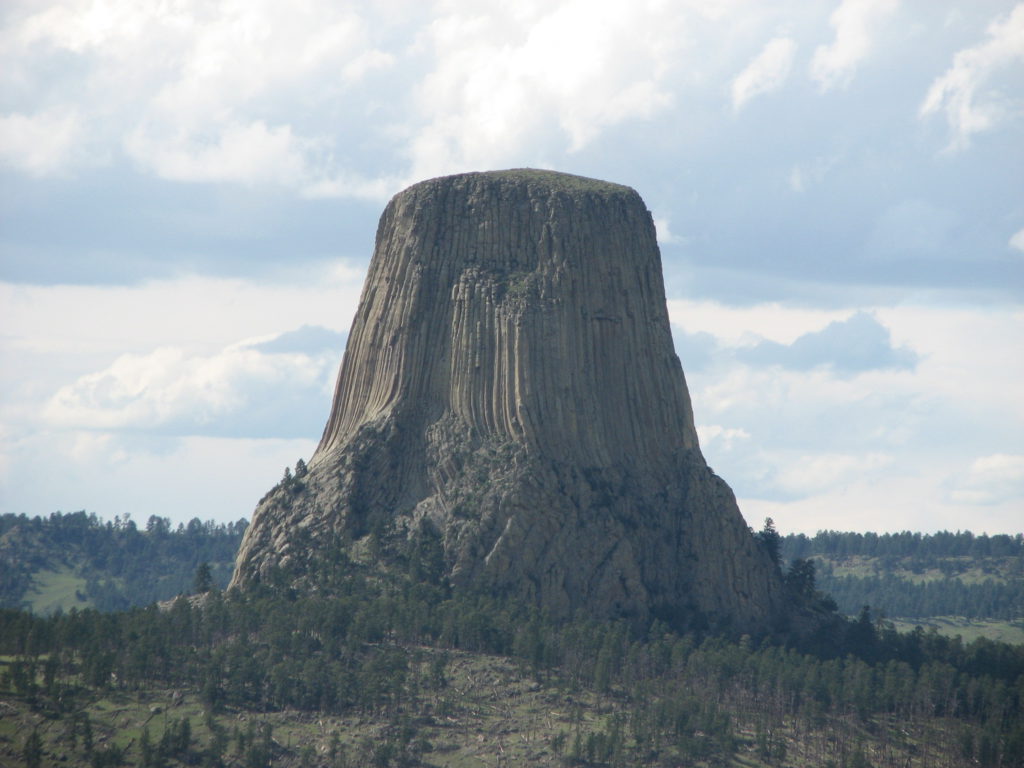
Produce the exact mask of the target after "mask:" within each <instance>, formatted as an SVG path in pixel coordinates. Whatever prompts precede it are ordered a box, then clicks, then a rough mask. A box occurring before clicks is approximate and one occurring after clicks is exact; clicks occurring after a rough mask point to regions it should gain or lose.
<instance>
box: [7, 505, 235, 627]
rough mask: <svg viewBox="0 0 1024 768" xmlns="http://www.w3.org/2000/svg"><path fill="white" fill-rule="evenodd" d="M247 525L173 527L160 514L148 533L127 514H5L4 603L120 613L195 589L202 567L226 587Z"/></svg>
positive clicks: (45, 609)
mask: <svg viewBox="0 0 1024 768" xmlns="http://www.w3.org/2000/svg"><path fill="white" fill-rule="evenodd" d="M246 525H247V523H246V521H245V520H239V521H238V522H236V523H228V524H221V525H218V524H215V523H213V522H206V523H204V522H202V521H200V520H198V519H193V520H191V521H190V522H189V523H188V524H187V525H183V524H179V525H178V526H177V527H172V526H171V523H170V521H169V520H168V519H166V518H161V517H156V516H152V517H150V518H149V520H148V521H147V522H146V527H145V529H144V530H140V529H139V528H138V527H137V526H136V524H135V522H134V521H133V520H131V519H130V518H128V517H127V516H126V517H125V518H124V519H122V518H117V517H115V518H114V520H113V521H108V522H103V521H102V520H100V519H99V518H98V517H97V516H96V515H95V514H86V513H85V512H72V513H68V514H62V513H60V512H55V513H54V514H52V515H50V516H49V517H27V516H25V515H11V514H7V515H2V516H0V606H3V607H7V608H18V607H21V606H26V607H28V608H30V609H32V610H35V611H36V612H40V613H48V612H51V611H53V610H56V609H58V608H60V609H63V610H67V609H69V608H72V607H78V608H84V607H93V608H97V609H99V610H101V611H115V610H123V609H126V608H130V607H132V606H136V605H148V604H149V603H152V602H154V601H156V600H166V599H169V598H172V597H174V596H175V595H178V594H181V593H183V592H187V591H188V590H189V589H190V588H191V587H192V582H193V580H194V578H195V573H196V570H197V568H198V567H199V565H201V564H202V563H207V564H208V565H209V568H210V577H211V580H212V582H213V584H215V585H216V586H218V587H224V586H225V585H226V584H227V582H228V579H230V577H231V569H232V567H233V565H234V559H235V552H237V551H238V545H239V542H240V541H241V539H242V534H243V533H244V532H245V528H246Z"/></svg>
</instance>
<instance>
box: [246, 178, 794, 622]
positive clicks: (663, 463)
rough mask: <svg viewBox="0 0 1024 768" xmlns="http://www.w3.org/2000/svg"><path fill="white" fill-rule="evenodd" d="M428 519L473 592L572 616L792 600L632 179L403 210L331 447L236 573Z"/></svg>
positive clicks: (691, 614) (300, 571)
mask: <svg viewBox="0 0 1024 768" xmlns="http://www.w3.org/2000/svg"><path fill="white" fill-rule="evenodd" d="M424 531H426V532H429V533H430V534H431V535H434V536H437V537H439V538H440V540H441V542H442V543H443V548H444V554H445V559H446V568H447V574H446V575H447V577H448V578H449V579H450V581H451V582H452V583H453V584H454V585H455V587H456V588H459V587H460V586H463V587H479V588H485V589H489V590H494V591H498V592H501V593H505V594H509V595H513V596H518V597H521V598H524V599H526V600H529V601H533V602H535V603H536V604H538V605H539V606H541V607H543V608H545V609H547V610H549V611H550V612H551V613H552V614H554V615H556V616H570V615H572V614H573V613H575V612H576V611H578V610H580V609H582V610H584V611H586V612H589V613H590V614H592V615H595V616H599V617H610V616H626V617H632V618H636V619H639V620H643V619H646V618H649V617H651V616H660V617H663V618H665V619H667V620H668V621H670V622H672V623H673V624H677V625H686V624H691V623H694V622H701V623H708V624H711V625H712V626H720V627H722V628H730V629H732V630H734V631H740V630H743V631H757V630H763V629H765V628H766V627H767V626H768V625H769V623H770V622H771V620H772V619H773V618H774V617H777V616H778V615H779V613H780V611H782V610H783V609H784V598H783V589H782V585H781V581H780V578H779V576H778V573H777V571H776V569H775V568H774V566H773V564H772V563H771V561H770V559H769V557H768V556H767V555H766V553H765V552H764V551H763V550H762V548H761V547H759V546H758V545H757V543H756V542H755V540H754V538H753V537H752V536H751V534H750V532H749V530H748V528H747V526H746V524H745V523H744V521H743V518H742V517H741V515H740V513H739V510H738V509H737V506H736V502H735V499H734V497H733V494H732V492H731V491H730V489H729V487H728V486H727V485H726V484H725V483H724V482H723V481H722V480H721V479H720V478H718V477H717V476H716V475H715V474H714V473H713V472H712V471H711V470H710V469H709V468H708V467H707V465H706V463H705V461H704V459H703V457H702V456H701V453H700V449H699V446H698V442H697V434H696V431H695V430H694V424H693V412H692V408H691V405H690V398H689V394H688V392H687V388H686V382H685V379H684V377H683V371H682V368H681V366H680V363H679V359H678V358H677V357H676V354H675V351H674V349H673V345H672V338H671V334H670V330H669V321H668V314H667V310H666V305H665V290H664V285H663V282H662V272H661V257H660V254H659V251H658V246H657V243H656V240H655V231H654V225H653V223H652V220H651V216H650V213H649V212H648V211H647V209H646V207H645V206H644V203H643V201H642V200H641V198H640V196H639V195H638V194H637V193H636V192H635V191H633V190H632V189H629V188H628V187H623V186H619V185H615V184H609V183H605V182H601V181H596V180H593V179H585V178H581V177H577V176H569V175H566V174H559V173H553V172H548V171H533V170H519V171H504V172H492V173H470V174H462V175H457V176H449V177H444V178H439V179H431V180H429V181H424V182H422V183H419V184H416V185H414V186H412V187H410V188H408V189H406V190H405V191H404V192H401V193H400V194H398V195H397V196H396V197H395V198H394V199H392V200H391V202H390V203H389V204H388V206H387V208H386V209H385V211H384V213H383V215H382V217H381V220H380V224H379V227H378V231H377V242H376V248H375V251H374V255H373V259H372V261H371V264H370V268H369V273H368V275H367V278H366V284H365V286H364V289H363V294H362V298H361V300H360V305H359V309H358V312H357V314H356V318H355V321H354V323H353V326H352V330H351V333H350V335H349V340H348V347H347V349H346V350H345V356H344V359H343V362H342V365H341V370H340V373H339V375H338V381H337V387H336V390H335V394H334V402H333V406H332V409H331V414H330V418H329V420H328V423H327V426H326V429H325V430H324V434H323V438H322V440H321V442H320V445H319V447H318V448H317V450H316V453H315V454H314V456H313V457H312V458H311V459H310V462H309V467H308V471H307V472H306V474H305V475H304V476H302V477H301V478H297V479H295V480H294V481H292V482H290V483H283V484H282V485H280V486H278V487H277V488H275V489H274V490H272V491H271V492H270V493H269V494H268V495H267V496H266V497H265V498H264V499H263V500H262V501H261V502H260V504H259V506H258V507H257V509H256V512H255V514H254V516H253V520H252V524H251V526H250V527H249V529H248V531H247V533H246V537H245V540H244V542H243V544H242V548H241V550H240V553H239V556H238V561H237V566H236V571H235V576H234V580H233V585H235V586H238V587H244V586H246V585H248V584H252V583H254V582H258V581H261V580H265V579H267V578H268V576H269V575H270V574H271V573H272V572H273V571H274V569H275V568H276V567H278V566H280V567H281V568H282V569H283V571H284V572H286V573H289V574H292V578H295V579H298V580H299V581H300V582H301V581H310V582H315V579H316V574H315V573H314V572H312V571H311V569H310V568H309V563H310V562H311V560H310V558H311V555H313V554H316V553H318V552H322V549H323V548H324V547H344V548H346V549H347V550H348V551H349V554H350V555H352V556H356V557H359V556H363V557H364V558H365V557H367V556H369V555H367V552H370V551H374V552H376V551H378V550H377V549H372V550H371V549H367V547H366V546H365V544H366V542H367V541H369V539H370V537H377V538H378V539H379V538H380V537H386V538H389V539H390V540H401V539H403V538H409V537H415V536H417V535H421V533H423V532H424Z"/></svg>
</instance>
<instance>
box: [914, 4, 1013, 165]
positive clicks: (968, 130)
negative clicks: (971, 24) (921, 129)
mask: <svg viewBox="0 0 1024 768" xmlns="http://www.w3.org/2000/svg"><path fill="white" fill-rule="evenodd" d="M1021 61H1024V3H1020V4H1018V5H1017V6H1016V7H1015V8H1014V9H1013V11H1012V12H1011V13H1010V14H1009V16H1007V17H1005V18H1001V19H997V20H996V21H994V22H992V23H991V24H990V25H989V27H988V39H987V40H985V41H984V42H982V43H979V44H978V45H976V46H973V47H971V48H965V49H964V50H962V51H958V52H957V54H956V55H955V56H954V57H953V64H952V66H950V68H949V69H947V70H946V72H945V73H944V74H943V75H941V76H940V77H939V78H938V79H936V80H935V81H934V82H933V83H932V85H931V87H930V88H929V89H928V94H927V95H926V96H925V99H924V101H923V102H922V104H921V108H920V116H921V117H922V118H924V117H929V116H931V115H933V114H935V113H936V112H939V111H940V110H944V111H945V114H946V122H947V123H948V124H949V127H950V130H951V132H952V134H953V135H952V138H951V139H950V143H949V146H948V147H947V149H949V150H958V149H965V148H966V147H968V146H969V145H970V142H971V137H972V136H973V135H974V134H976V133H980V132H982V131H987V130H990V129H991V128H993V127H994V126H995V125H996V124H997V123H998V122H999V121H1000V119H1001V118H1003V117H1004V115H1005V114H1006V112H1007V110H1006V105H1005V103H1004V102H1003V99H1002V97H1000V96H999V95H998V93H997V92H996V91H995V90H994V89H989V90H983V89H985V87H986V86H987V85H988V81H989V80H990V79H991V78H992V76H993V74H994V73H995V72H997V71H999V70H1001V69H1004V68H1006V67H1007V66H1009V65H1011V64H1013V63H1015V62H1021ZM1017 108H1019V107H1017Z"/></svg>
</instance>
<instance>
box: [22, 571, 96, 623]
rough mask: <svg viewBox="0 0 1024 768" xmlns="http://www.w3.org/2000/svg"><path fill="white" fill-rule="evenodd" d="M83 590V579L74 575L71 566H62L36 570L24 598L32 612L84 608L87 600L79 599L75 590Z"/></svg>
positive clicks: (48, 612)
mask: <svg viewBox="0 0 1024 768" xmlns="http://www.w3.org/2000/svg"><path fill="white" fill-rule="evenodd" d="M76 591H80V592H82V593H84V592H85V579H83V578H81V577H80V576H76V575H75V574H74V572H73V571H72V570H71V568H69V567H67V566H63V567H61V568H59V569H57V570H48V571H38V572H37V573H36V574H35V575H34V576H33V577H32V586H31V587H30V588H29V590H28V592H26V593H25V600H26V602H28V604H29V608H30V610H31V611H32V612H33V613H36V614H39V615H47V614H51V613H53V612H54V611H56V610H57V609H58V608H60V609H61V610H64V611H67V610H69V609H70V608H86V607H88V606H89V605H90V602H89V601H88V600H79V599H78V597H76V596H75V592H76Z"/></svg>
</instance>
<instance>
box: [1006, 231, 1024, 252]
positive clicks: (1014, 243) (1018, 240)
mask: <svg viewBox="0 0 1024 768" xmlns="http://www.w3.org/2000/svg"><path fill="white" fill-rule="evenodd" d="M1009 245H1010V247H1011V248H1015V249H1016V250H1018V251H1024V229H1018V230H1017V231H1016V232H1015V233H1014V234H1013V236H1012V237H1011V238H1010V243H1009Z"/></svg>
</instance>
